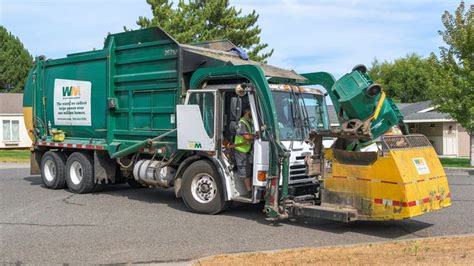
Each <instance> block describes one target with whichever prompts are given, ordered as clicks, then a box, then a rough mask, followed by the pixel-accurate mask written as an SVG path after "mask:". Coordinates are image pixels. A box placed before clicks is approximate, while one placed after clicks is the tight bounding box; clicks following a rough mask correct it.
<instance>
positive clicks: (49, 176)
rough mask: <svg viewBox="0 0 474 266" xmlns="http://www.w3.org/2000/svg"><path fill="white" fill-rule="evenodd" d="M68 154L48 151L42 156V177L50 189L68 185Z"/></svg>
mask: <svg viewBox="0 0 474 266" xmlns="http://www.w3.org/2000/svg"><path fill="white" fill-rule="evenodd" d="M65 176H66V155H64V154H63V153H61V152H53V151H48V152H46V153H45V154H44V155H43V157H42V158H41V179H42V180H43V184H44V185H45V186H46V187H47V188H50V189H60V188H64V187H65V186H66V179H65Z"/></svg>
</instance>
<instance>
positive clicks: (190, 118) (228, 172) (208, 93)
mask: <svg viewBox="0 0 474 266" xmlns="http://www.w3.org/2000/svg"><path fill="white" fill-rule="evenodd" d="M239 86H240V84H222V85H205V86H203V88H202V89H199V90H190V91H188V92H187V96H186V101H185V104H184V105H178V108H177V128H178V130H177V131H178V148H179V149H181V150H189V151H196V152H198V153H206V154H207V155H208V156H211V157H212V158H214V159H215V161H216V162H217V165H219V167H220V168H221V169H218V170H219V171H220V172H221V173H223V175H224V179H225V181H224V182H223V183H224V184H225V190H226V195H227V197H226V200H228V201H230V200H233V201H241V202H251V203H257V202H259V201H260V200H262V199H263V192H264V190H265V187H266V185H267V184H266V183H267V182H266V177H267V171H268V164H269V153H270V148H269V140H268V139H264V138H262V137H261V136H262V131H263V129H264V127H265V125H264V124H263V123H262V122H261V119H260V117H261V109H260V105H259V102H258V98H257V97H256V96H255V93H254V92H253V91H252V90H253V88H251V87H250V86H249V88H247V89H242V88H241V87H240V88H239V89H237V90H236V88H237V87H239ZM270 89H271V91H272V95H273V101H274V105H275V110H274V112H275V113H276V117H277V120H278V127H279V136H278V137H279V139H280V140H281V141H282V143H283V145H284V146H285V148H286V149H287V150H288V152H289V154H290V156H289V161H290V164H289V182H288V183H289V186H290V187H291V186H299V187H301V186H305V184H309V185H313V184H314V183H316V178H317V177H308V176H307V175H306V166H305V162H304V159H305V156H306V155H308V154H311V153H312V147H311V146H310V145H309V144H308V143H306V142H305V139H304V138H305V136H307V135H308V134H307V133H308V132H309V130H310V129H328V128H329V118H328V114H327V107H326V102H325V99H324V98H325V95H324V93H323V92H322V91H320V90H319V89H315V88H303V87H300V86H292V85H285V84H270ZM239 90H240V91H239ZM239 94H240V95H239ZM245 105H248V106H250V107H251V111H252V119H253V124H254V128H255V133H256V136H257V137H256V138H255V140H254V142H253V149H252V151H251V152H252V153H253V171H252V172H253V176H252V186H253V192H252V197H251V198H244V197H242V196H241V195H243V194H245V193H246V191H245V187H244V184H243V180H241V179H239V178H237V177H236V175H235V173H236V166H235V163H234V162H233V160H232V152H233V150H232V148H230V147H231V145H229V144H232V143H233V141H234V137H235V127H236V125H237V123H238V120H239V119H240V117H241V115H242V110H243V106H245ZM325 142H327V141H325ZM329 142H330V141H329ZM326 145H330V143H326Z"/></svg>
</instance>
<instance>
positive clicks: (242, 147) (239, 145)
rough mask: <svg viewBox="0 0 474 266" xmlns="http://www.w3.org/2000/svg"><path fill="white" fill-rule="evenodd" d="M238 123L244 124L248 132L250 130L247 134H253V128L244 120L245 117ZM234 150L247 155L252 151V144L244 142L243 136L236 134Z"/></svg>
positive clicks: (247, 141)
mask: <svg viewBox="0 0 474 266" xmlns="http://www.w3.org/2000/svg"><path fill="white" fill-rule="evenodd" d="M239 122H242V123H244V125H245V126H246V127H247V129H248V130H250V132H249V133H253V126H252V125H251V124H250V123H249V121H247V119H245V117H242V118H240V120H239ZM234 144H235V149H236V150H237V151H239V152H242V153H248V152H249V151H250V150H251V149H252V144H251V141H249V140H246V139H245V138H244V136H242V135H239V134H236V135H235V140H234Z"/></svg>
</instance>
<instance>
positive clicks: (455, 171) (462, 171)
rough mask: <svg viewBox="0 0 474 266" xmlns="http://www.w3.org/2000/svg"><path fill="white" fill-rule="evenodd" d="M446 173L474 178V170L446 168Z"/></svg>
mask: <svg viewBox="0 0 474 266" xmlns="http://www.w3.org/2000/svg"><path fill="white" fill-rule="evenodd" d="M444 170H445V171H446V173H449V174H462V175H472V176H474V168H458V167H444Z"/></svg>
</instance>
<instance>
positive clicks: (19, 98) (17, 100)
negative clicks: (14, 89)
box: [0, 93, 23, 114]
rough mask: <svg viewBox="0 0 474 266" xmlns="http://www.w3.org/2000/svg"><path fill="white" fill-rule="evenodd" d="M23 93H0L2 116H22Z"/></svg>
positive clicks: (0, 111) (0, 112)
mask: <svg viewBox="0 0 474 266" xmlns="http://www.w3.org/2000/svg"><path fill="white" fill-rule="evenodd" d="M22 113H23V94H22V93H0V114H22Z"/></svg>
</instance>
